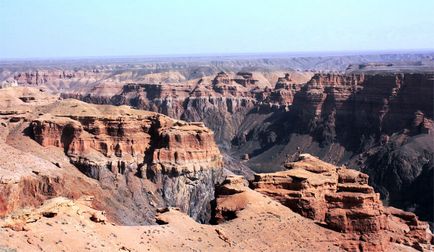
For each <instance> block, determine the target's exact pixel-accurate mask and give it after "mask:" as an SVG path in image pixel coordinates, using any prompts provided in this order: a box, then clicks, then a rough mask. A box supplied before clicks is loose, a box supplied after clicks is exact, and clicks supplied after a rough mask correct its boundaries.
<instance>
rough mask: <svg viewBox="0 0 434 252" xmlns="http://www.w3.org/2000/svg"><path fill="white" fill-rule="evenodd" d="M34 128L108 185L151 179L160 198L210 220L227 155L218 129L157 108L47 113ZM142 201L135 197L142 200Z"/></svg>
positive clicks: (46, 142)
mask: <svg viewBox="0 0 434 252" xmlns="http://www.w3.org/2000/svg"><path fill="white" fill-rule="evenodd" d="M63 103H64V104H63V105H62V106H79V105H80V104H77V103H76V102H74V101H65V102H63ZM94 109H95V108H94ZM96 110H98V108H96ZM77 112H78V111H77ZM30 129H31V131H30V135H31V136H32V138H34V139H35V140H36V141H37V142H38V143H39V144H41V145H42V146H56V147H61V148H63V149H64V151H65V153H66V155H67V156H68V157H69V158H70V160H71V162H72V163H73V164H74V165H75V166H76V167H78V168H79V169H80V170H81V171H82V172H83V173H84V174H86V175H87V176H89V177H91V178H94V179H97V180H98V181H100V182H101V183H102V184H103V186H108V187H112V186H116V187H117V185H116V183H117V181H118V180H125V181H124V182H125V183H126V188H124V189H126V190H127V191H128V190H130V191H131V193H133V194H140V191H141V190H137V189H139V188H136V189H134V190H131V188H129V187H130V186H133V187H136V186H138V187H142V186H140V184H138V185H137V184H136V183H140V182H139V181H140V179H148V180H150V181H152V182H154V183H155V186H156V187H157V192H158V194H159V195H158V196H157V195H156V196H155V197H160V198H161V199H162V201H161V200H160V204H163V205H166V206H177V207H180V208H181V210H182V211H185V212H187V213H189V214H190V215H191V216H192V217H193V218H195V219H197V220H199V221H203V222H205V221H207V218H208V217H209V216H208V212H209V211H207V210H209V202H210V201H211V200H212V199H213V195H214V193H213V190H214V189H213V185H214V184H215V183H217V182H218V180H219V178H220V176H221V167H222V161H221V156H220V152H219V150H218V148H217V146H216V145H215V143H214V141H213V133H212V132H211V131H210V130H208V129H207V128H205V127H204V126H203V124H202V123H185V122H182V121H174V120H172V119H170V118H168V117H166V116H163V115H159V114H155V113H151V112H141V113H138V112H137V111H133V112H128V111H125V113H121V114H119V115H110V114H108V115H106V116H101V115H98V114H94V113H92V112H91V113H89V112H84V113H80V112H78V113H77V114H75V113H74V111H73V112H72V113H69V114H66V115H44V116H42V117H40V118H38V119H36V120H33V121H32V122H31V124H30ZM119 177H123V179H120V178H119ZM134 177H138V178H140V179H136V178H134ZM130 180H132V181H133V182H131V181H130ZM113 183H114V185H113ZM142 190H143V189H142ZM141 201H143V200H140V199H135V203H136V204H141V203H143V202H141Z"/></svg>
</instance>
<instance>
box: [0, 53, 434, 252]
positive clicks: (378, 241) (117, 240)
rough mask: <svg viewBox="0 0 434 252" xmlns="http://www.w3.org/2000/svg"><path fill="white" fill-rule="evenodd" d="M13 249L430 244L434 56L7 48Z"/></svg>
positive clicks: (2, 131)
mask: <svg viewBox="0 0 434 252" xmlns="http://www.w3.org/2000/svg"><path fill="white" fill-rule="evenodd" d="M0 85H1V87H2V88H0V146H1V150H2V151H1V152H0V160H1V162H0V188H1V192H2V193H1V194H0V216H1V217H2V218H1V220H0V227H1V229H0V236H1V239H0V251H3V250H4V251H14V249H15V250H17V251H89V250H90V251H338V250H339V251H340V250H348V251H413V250H419V251H429V250H430V248H431V246H432V244H433V242H434V240H433V236H432V233H431V231H430V228H429V223H430V222H431V223H432V222H433V221H434V220H433V213H434V209H433V205H434V202H433V197H434V196H433V194H434V188H433V176H434V174H433V169H434V163H433V159H434V135H433V130H434V124H433V109H434V104H433V103H434V97H433V95H434V54H432V53H431V54H430V53H420V54H384V55H365V56H334V57H330V56H327V57H326V56H324V57H282V56H279V57H278V56H273V57H271V56H270V57H268V58H264V57H260V56H255V57H241V56H239V57H217V58H205V57H204V58H178V59H169V58H165V59H147V60H140V59H113V60H108V59H107V60H97V59H93V60H88V61H84V60H81V61H79V60H69V61H41V62H38V61H32V62H12V61H10V62H2V63H1V64H0Z"/></svg>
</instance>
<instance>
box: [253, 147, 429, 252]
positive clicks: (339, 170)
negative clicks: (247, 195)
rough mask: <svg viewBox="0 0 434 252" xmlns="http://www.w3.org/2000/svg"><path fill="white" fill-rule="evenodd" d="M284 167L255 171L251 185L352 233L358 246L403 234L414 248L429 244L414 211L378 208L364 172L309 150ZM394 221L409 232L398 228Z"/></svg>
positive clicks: (378, 245)
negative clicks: (310, 152)
mask: <svg viewBox="0 0 434 252" xmlns="http://www.w3.org/2000/svg"><path fill="white" fill-rule="evenodd" d="M286 167H287V168H288V170H287V171H282V172H277V173H265V174H256V175H255V179H254V181H253V182H252V187H253V188H254V189H255V190H256V191H258V192H261V193H264V194H266V195H268V196H270V197H272V198H274V199H276V200H278V201H279V202H281V203H282V204H283V205H285V206H288V207H289V208H291V209H292V210H293V211H295V212H297V213H299V214H301V215H303V216H305V217H308V218H311V219H314V220H317V221H319V222H320V223H323V225H325V226H326V227H328V228H330V229H333V230H336V231H339V232H344V233H349V234H354V237H355V239H356V240H359V239H360V241H359V242H358V243H359V245H357V247H359V248H362V250H363V251H365V250H368V251H370V250H371V249H375V250H385V249H386V248H387V244H388V242H389V240H399V241H401V240H400V239H403V240H402V241H401V242H403V243H405V244H406V245H410V246H414V247H417V248H419V247H428V246H429V244H430V243H431V239H432V234H431V233H430V232H429V229H428V226H427V224H424V223H423V224H422V223H421V222H420V221H418V220H417V218H416V216H415V215H414V214H412V213H407V212H404V211H397V210H392V209H387V208H384V207H383V205H382V203H381V201H380V198H379V194H378V193H375V192H374V190H373V188H372V187H371V186H369V185H368V176H367V175H366V174H363V173H360V172H358V171H355V170H350V169H347V168H343V167H336V166H334V165H331V164H328V163H325V162H323V161H321V160H319V159H318V158H315V157H313V156H310V155H308V154H303V155H301V159H300V161H298V162H293V163H288V164H286ZM397 223H398V224H397ZM396 225H401V226H406V229H407V230H408V231H407V232H406V233H405V232H399V231H398V230H399V228H396ZM391 233H392V235H391ZM400 237H401V238H400ZM356 243H357V242H356ZM347 245H348V246H349V247H353V246H355V243H354V242H350V243H348V244H347Z"/></svg>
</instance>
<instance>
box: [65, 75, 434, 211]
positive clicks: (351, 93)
mask: <svg viewBox="0 0 434 252" xmlns="http://www.w3.org/2000/svg"><path fill="white" fill-rule="evenodd" d="M282 75H283V73H282ZM282 75H281V76H282ZM263 76H264V75H262V76H261V75H258V74H257V72H253V73H248V72H244V71H242V72H239V73H237V74H234V73H230V72H228V73H225V72H220V73H217V74H216V75H215V76H214V77H209V76H206V77H202V78H200V79H195V80H188V81H187V80H186V81H184V82H176V83H164V82H162V83H159V84H138V83H130V84H127V85H123V87H122V89H121V90H120V91H119V92H118V93H117V94H116V95H114V96H109V97H107V96H100V95H98V92H96V91H95V92H93V91H90V92H89V93H88V95H84V96H82V95H78V96H77V98H80V99H82V100H84V101H87V102H92V103H110V104H115V105H122V104H128V105H131V106H134V107H136V108H139V109H144V110H151V111H156V112H159V113H163V114H166V115H169V116H171V117H174V118H178V119H183V120H186V121H202V122H204V124H205V125H206V126H207V127H210V128H211V129H212V130H213V131H214V132H215V135H214V137H215V140H216V142H217V143H218V144H219V146H220V147H221V150H223V151H224V152H225V154H228V155H231V156H232V158H234V159H241V158H242V159H244V161H243V162H242V165H247V166H249V167H250V168H251V169H253V170H255V171H257V172H269V171H274V170H281V169H282V166H281V164H282V162H283V161H285V160H286V159H287V158H288V156H289V157H293V158H296V157H297V155H298V154H299V153H301V152H306V153H311V154H314V155H317V156H319V157H320V158H321V159H323V160H325V161H327V162H331V163H334V164H348V165H350V166H351V167H354V168H356V169H361V170H362V171H364V172H366V173H367V174H369V176H370V184H371V185H373V186H374V187H375V189H377V190H378V191H379V192H380V193H381V196H382V198H383V199H385V200H389V202H390V204H392V205H394V206H397V207H401V208H406V209H416V212H420V213H422V214H423V216H425V217H426V218H430V219H432V216H431V215H430V214H427V213H429V212H430V210H431V209H432V207H431V206H430V205H433V204H431V202H432V197H428V198H429V199H428V198H427V199H428V200H419V199H418V198H419V197H414V195H423V194H428V195H432V193H431V191H432V190H430V188H432V182H431V181H426V180H425V179H424V178H423V177H426V176H428V175H426V174H431V173H432V170H433V165H432V162H431V161H430V160H432V159H433V156H434V151H433V150H434V146H433V145H434V144H433V142H434V139H433V135H432V131H433V123H432V120H433V109H432V108H433V106H434V104H433V101H434V97H433V93H434V90H433V87H434V84H433V82H434V75H433V74H432V72H420V73H409V72H408V71H407V73H398V74H396V73H393V72H390V71H383V72H382V71H377V72H373V73H371V72H369V73H363V72H360V71H359V72H357V71H352V72H351V73H348V74H315V75H314V76H313V77H312V78H311V79H310V80H309V81H301V80H300V78H299V76H298V77H297V76H296V75H294V73H291V74H288V75H285V76H284V77H280V78H275V79H276V80H277V82H276V85H275V86H274V87H273V85H269V83H268V82H266V81H265V78H264V77H263ZM269 79H270V78H269ZM303 83H305V84H303ZM69 95H71V94H69ZM236 161H237V160H235V162H233V163H236ZM228 168H231V167H228ZM232 170H234V171H235V172H239V171H237V169H232ZM239 173H241V172H239ZM390 178H391V179H390ZM426 185H428V186H426ZM404 191H407V192H411V193H404Z"/></svg>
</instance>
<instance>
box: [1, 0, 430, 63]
mask: <svg viewBox="0 0 434 252" xmlns="http://www.w3.org/2000/svg"><path fill="white" fill-rule="evenodd" d="M433 48H434V0H408V1H404V0H390V1H389V0H341V1H340V0H335V1H333V0H323V1H320V0H318V1H314V0H312V1H310V0H299V1H290V0H281V1H280V0H262V1H261V0H216V1H212V0H202V1H199V0H183V1H182V0H158V1H157V0H154V1H146V0H117V1H114V0H94V1H92V0H68V1H66V0H63V1H62V0H38V1H37V0H28V1H24V0H0V59H5V58H29V57H82V56H132V55H168V54H169V55H170V54H230V53H264V52H300V51H302V52H306V51H307V52H308V51H349V50H350V51H354V50H358V51H371V50H401V49H404V50H407V49H433Z"/></svg>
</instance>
